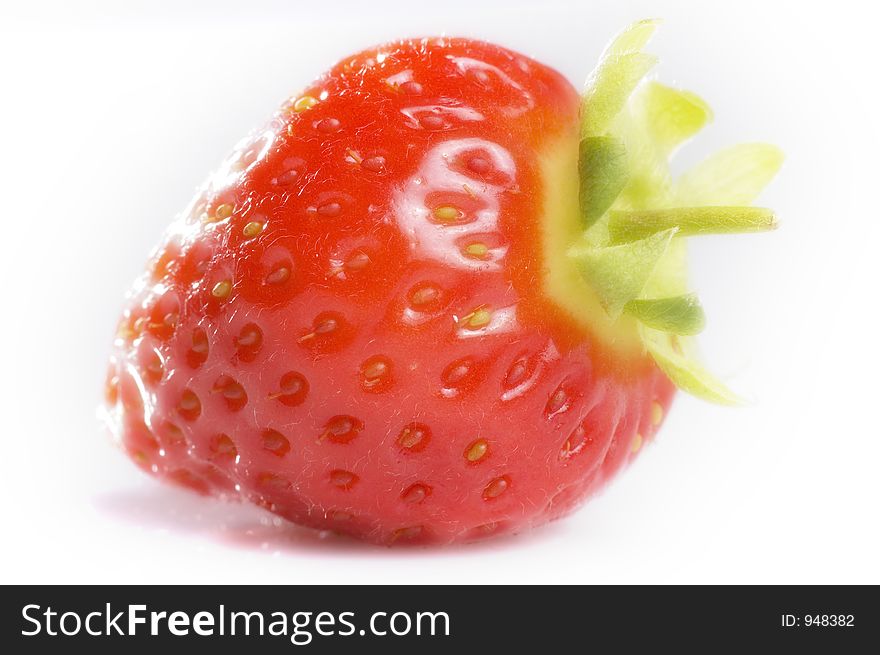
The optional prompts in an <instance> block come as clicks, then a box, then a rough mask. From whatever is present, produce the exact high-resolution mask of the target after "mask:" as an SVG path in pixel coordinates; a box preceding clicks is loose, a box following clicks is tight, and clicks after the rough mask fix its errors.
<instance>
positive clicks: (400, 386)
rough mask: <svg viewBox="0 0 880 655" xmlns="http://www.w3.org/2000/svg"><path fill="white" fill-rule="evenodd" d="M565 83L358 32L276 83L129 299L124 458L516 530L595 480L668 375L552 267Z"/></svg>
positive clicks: (377, 519)
mask: <svg viewBox="0 0 880 655" xmlns="http://www.w3.org/2000/svg"><path fill="white" fill-rule="evenodd" d="M580 102H581V98H580V96H579V95H578V93H577V92H576V91H575V89H574V88H573V87H572V86H571V85H570V84H569V83H568V82H567V81H566V80H565V79H563V78H562V77H561V76H560V75H559V74H558V73H556V72H555V71H553V70H551V69H549V68H547V67H546V66H543V65H541V64H540V63H537V62H535V61H533V60H531V59H528V58H526V57H524V56H522V55H519V54H517V53H514V52H511V51H509V50H507V49H504V48H501V47H498V46H495V45H491V44H487V43H483V42H479V41H472V40H467V39H454V38H451V39H447V38H442V39H441V38H435V39H423V40H409V41H400V42H395V43H391V44H387V45H384V46H382V47H379V48H377V49H374V50H369V51H366V52H363V53H361V54H358V55H356V56H354V57H351V58H348V59H346V60H344V61H342V62H341V63H340V64H338V65H337V66H336V67H334V68H333V69H332V70H330V71H329V72H328V73H326V74H325V75H323V76H322V77H320V78H318V79H317V80H316V81H315V82H314V83H313V84H312V85H311V86H309V87H308V88H307V89H305V90H304V91H303V92H302V93H300V94H298V95H296V96H295V97H293V98H291V99H290V100H289V101H288V102H286V103H285V104H284V105H283V106H282V108H281V109H280V110H279V111H278V112H277V113H276V114H275V115H274V116H273V118H272V119H271V121H270V122H269V123H268V125H267V126H266V127H265V128H264V129H263V130H261V131H258V132H257V133H255V134H254V135H252V136H251V137H249V138H248V139H246V140H245V141H243V142H242V143H241V144H239V146H238V147H237V148H236V149H235V151H234V153H233V154H232V155H231V156H230V158H229V159H228V160H227V161H226V162H224V164H223V165H222V166H221V168H220V170H219V171H217V172H216V173H214V174H213V175H212V176H211V177H210V178H209V180H208V181H207V182H206V184H205V185H204V187H203V188H202V189H201V191H200V192H199V194H198V195H197V197H196V198H195V199H194V200H193V202H192V203H191V205H190V207H189V208H188V209H187V211H186V212H184V214H183V215H182V216H181V217H180V218H179V219H178V220H177V221H176V222H175V223H174V224H173V225H172V227H171V228H170V229H169V231H168V233H167V235H166V237H165V238H164V240H163V242H162V244H161V245H160V246H159V247H158V248H157V250H156V252H155V253H154V256H153V257H152V259H151V261H150V263H149V266H148V270H147V272H146V273H145V274H144V276H143V277H142V278H141V279H139V280H138V281H137V282H136V284H135V286H134V288H133V290H132V291H131V293H130V295H129V299H128V301H127V307H126V309H125V311H124V314H123V317H122V321H121V323H120V328H119V331H118V335H117V339H116V342H115V348H114V354H113V356H112V358H111V365H110V370H109V372H108V377H107V385H106V391H107V401H108V405H109V407H110V410H109V416H110V421H111V425H112V427H113V429H114V432H115V434H116V435H117V437H118V439H119V441H120V443H121V444H122V446H123V447H124V448H125V450H126V451H127V452H128V454H129V455H130V456H131V458H132V459H133V460H134V461H135V462H136V463H137V464H138V466H140V467H141V468H142V469H143V470H145V471H146V472H148V473H150V474H152V475H155V476H157V477H160V478H163V479H165V480H168V481H170V482H173V483H176V484H179V485H184V486H186V487H189V488H192V489H194V490H196V491H198V492H200V493H205V494H215V495H220V496H223V497H227V498H241V499H245V500H250V501H252V502H255V503H258V504H259V505H261V506H263V507H266V508H267V509H269V510H270V511H272V512H275V513H277V514H278V515H280V516H283V517H285V518H287V519H289V520H291V521H293V522H296V523H298V524H302V525H306V526H311V527H315V528H319V529H327V530H333V531H337V532H342V533H347V534H350V535H353V536H356V537H359V538H362V539H365V540H368V541H371V542H375V543H381V544H392V543H394V544H398V543H400V544H402V543H415V544H422V543H449V542H455V541H470V540H475V539H479V538H483V537H486V536H492V535H500V534H506V533H514V532H518V531H522V530H523V529H526V528H528V527H531V526H534V525H538V524H541V523H544V522H546V521H548V520H551V519H554V518H557V517H559V516H561V515H564V514H566V513H567V512H569V511H570V510H572V509H573V508H574V507H575V506H576V505H578V504H579V503H580V502H581V501H583V500H584V499H585V498H586V497H588V496H589V495H590V494H592V493H593V492H595V491H596V490H597V489H598V488H599V487H600V486H601V485H602V484H603V483H604V482H605V481H607V480H608V479H609V478H611V477H612V476H613V475H614V474H615V473H616V472H617V471H618V470H619V469H620V468H621V467H622V466H623V465H624V464H626V463H627V462H628V461H630V460H631V459H632V458H633V457H635V456H636V454H637V452H638V451H639V450H640V448H641V446H642V444H643V443H644V442H646V441H649V440H650V439H651V438H652V437H653V435H654V433H655V431H656V430H657V428H658V426H659V424H660V423H661V421H662V419H663V417H664V416H665V414H666V412H667V410H668V407H669V404H670V402H671V399H672V396H673V394H674V389H675V388H674V385H673V384H672V383H671V382H670V380H669V378H668V377H667V375H665V374H664V372H663V371H662V370H661V369H660V368H659V367H658V366H657V364H655V362H654V360H653V359H651V357H650V356H649V355H648V354H646V352H645V350H644V349H643V348H641V347H639V346H637V345H636V346H634V345H633V343H635V341H634V340H633V338H632V336H631V334H630V333H631V332H632V330H630V329H629V328H619V331H616V330H618V328H617V327H615V325H616V324H610V323H608V321H607V320H606V318H605V317H604V316H603V317H600V316H599V314H601V310H600V309H598V305H596V303H595V301H591V300H589V299H587V300H585V301H583V302H582V301H581V299H580V298H574V297H572V298H568V299H566V298H565V293H566V292H565V288H568V287H564V285H563V286H559V285H557V287H556V288H555V290H554V288H551V287H552V283H550V282H548V280H550V279H551V278H552V277H553V276H552V275H550V272H554V271H558V269H559V266H560V264H559V262H558V261H557V260H556V259H557V258H556V256H555V254H554V250H553V248H554V246H553V245H552V243H553V240H554V239H555V238H556V237H554V236H553V230H556V229H557V228H556V223H557V222H559V221H561V220H562V219H561V218H560V217H559V215H561V214H565V215H567V216H568V215H574V214H576V212H577V202H578V200H577V186H576V185H577V156H578V154H577V148H578V142H579V139H580V133H579V130H580V118H579V111H580V109H579V106H580ZM554 171H564V172H562V173H559V174H556V173H554ZM568 171H570V172H568ZM563 178H564V179H563ZM573 185H574V186H573ZM572 189H574V192H573V193H572V192H571V190H572ZM554 208H562V209H561V210H560V211H559V212H557V211H555V210H554ZM557 214H559V215H557ZM566 220H567V219H566ZM573 220H576V219H573ZM566 275H567V273H565V272H562V273H559V275H558V276H557V277H559V278H560V279H561V278H565V277H566ZM579 284H582V282H579ZM572 288H573V287H572ZM560 289H562V291H560ZM591 303H592V304H591ZM609 325H610V327H609ZM618 335H619V338H618Z"/></svg>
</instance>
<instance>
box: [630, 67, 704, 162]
mask: <svg viewBox="0 0 880 655" xmlns="http://www.w3.org/2000/svg"><path fill="white" fill-rule="evenodd" d="M633 100H634V102H635V103H636V111H637V112H638V113H639V114H640V119H641V121H642V123H643V124H644V125H645V126H646V127H647V130H648V131H649V133H650V136H651V139H652V141H653V144H654V147H655V148H657V150H659V151H660V153H661V154H662V155H663V156H665V157H668V156H669V155H671V154H672V153H673V152H674V151H675V149H676V148H678V146H680V145H681V144H682V143H684V142H685V141H687V140H688V139H690V138H691V137H692V136H694V135H695V134H696V133H697V132H699V131H700V130H701V129H703V127H705V125H706V124H707V123H708V122H709V121H711V120H712V110H711V109H710V107H709V105H707V104H706V102H705V101H704V100H703V99H702V98H700V97H699V96H698V95H697V94H695V93H692V92H690V91H683V90H680V89H674V88H672V87H669V86H666V85H665V84H660V82H654V81H651V82H648V83H646V84H645V85H644V87H643V88H642V89H640V93H639V94H638V95H636V96H635V97H634V98H633Z"/></svg>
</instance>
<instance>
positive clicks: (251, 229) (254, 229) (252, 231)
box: [242, 221, 265, 239]
mask: <svg viewBox="0 0 880 655" xmlns="http://www.w3.org/2000/svg"><path fill="white" fill-rule="evenodd" d="M264 227H265V226H264V225H263V224H262V223H260V222H259V221H251V222H250V223H248V224H247V225H245V226H244V229H243V230H242V232H244V235H245V236H246V237H247V238H248V239H251V238H253V237H255V236H257V235H258V234H259V233H260V232H262V231H263V228H264Z"/></svg>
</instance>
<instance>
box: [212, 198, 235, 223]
mask: <svg viewBox="0 0 880 655" xmlns="http://www.w3.org/2000/svg"><path fill="white" fill-rule="evenodd" d="M233 209H235V208H234V207H233V206H232V205H230V204H229V203H228V202H224V203H223V204H222V205H220V206H219V207H217V211H215V212H214V215H215V216H216V217H217V220H219V221H222V220H225V219H227V218H229V217H230V216H232V210H233Z"/></svg>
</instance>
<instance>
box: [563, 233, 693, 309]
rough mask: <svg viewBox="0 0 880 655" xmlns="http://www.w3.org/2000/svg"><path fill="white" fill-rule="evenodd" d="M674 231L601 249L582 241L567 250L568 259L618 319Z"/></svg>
mask: <svg viewBox="0 0 880 655" xmlns="http://www.w3.org/2000/svg"><path fill="white" fill-rule="evenodd" d="M676 231H677V230H676V229H675V228H673V229H671V230H665V231H663V232H658V233H657V234H652V235H651V236H649V237H648V238H647V239H641V240H639V241H631V242H629V243H625V244H621V245H618V246H607V247H604V248H601V247H600V248H597V247H595V246H594V245H593V244H591V243H589V242H587V241H586V240H582V241H580V242H579V243H577V244H575V245H574V246H572V247H571V249H569V251H568V256H569V257H570V258H571V259H572V260H574V263H575V265H576V266H577V269H578V271H579V272H580V274H581V276H582V277H583V278H584V280H586V282H587V284H589V285H590V286H591V287H592V288H593V290H594V291H595V292H596V295H597V296H598V298H599V303H600V304H601V305H602V307H603V308H604V309H605V311H606V312H607V313H608V315H609V316H610V317H611V319H612V320H617V319H618V318H620V315H621V314H622V313H623V309H624V307H625V306H626V304H627V303H628V302H630V301H631V300H635V299H636V298H638V297H639V295H640V294H641V293H642V290H643V289H644V288H645V284H647V282H648V280H649V279H650V277H651V274H652V273H653V272H654V268H655V267H656V266H657V263H658V262H659V261H660V259H661V258H662V257H663V255H664V253H665V252H666V251H667V249H668V248H669V243H670V241H672V237H673V236H675V233H676Z"/></svg>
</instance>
